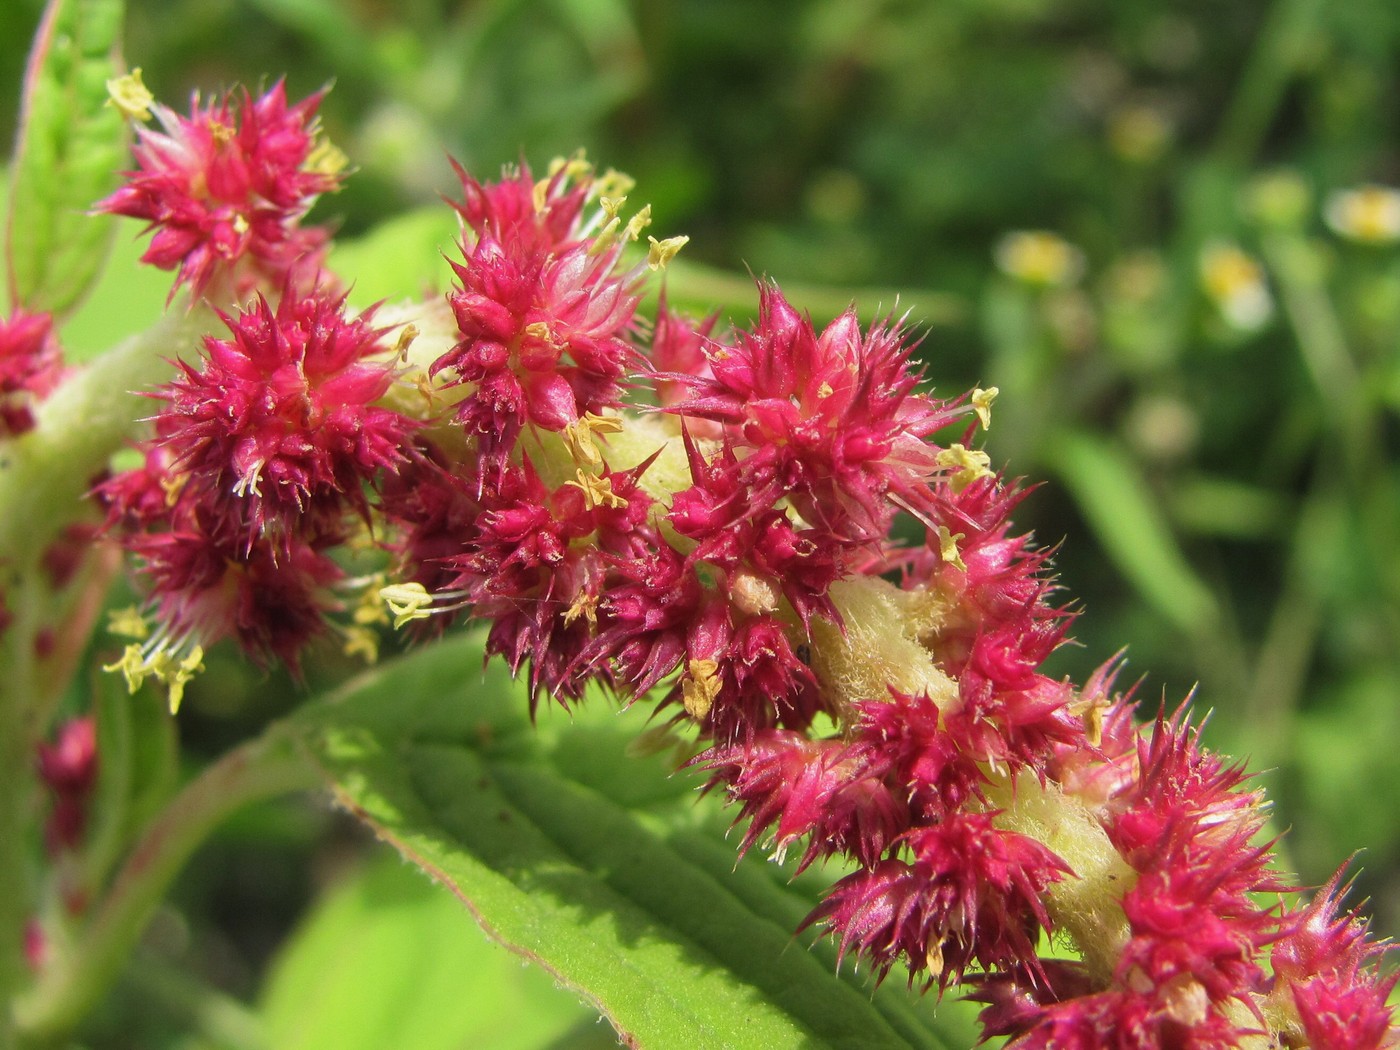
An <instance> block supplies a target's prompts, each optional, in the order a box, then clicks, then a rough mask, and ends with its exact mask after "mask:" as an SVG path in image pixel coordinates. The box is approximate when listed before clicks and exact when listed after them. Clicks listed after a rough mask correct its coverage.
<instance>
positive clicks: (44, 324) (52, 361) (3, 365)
mask: <svg viewBox="0 0 1400 1050" xmlns="http://www.w3.org/2000/svg"><path fill="white" fill-rule="evenodd" d="M62 374H63V354H62V352H61V351H60V350H59V346H58V340H57V339H55V338H54V335H53V318H52V317H50V316H49V315H48V314H42V313H41V314H31V313H27V312H25V311H24V310H16V311H15V312H14V313H13V314H11V315H10V317H9V319H8V320H5V319H0V438H5V437H14V436H16V435H19V434H23V433H24V432H25V431H27V430H30V429H31V428H32V427H33V426H34V413H33V406H34V405H35V404H36V403H37V402H39V401H42V400H43V399H44V398H45V397H46V396H47V395H48V394H49V392H50V391H51V390H52V389H53V388H54V387H55V386H57V385H58V381H59V379H60V378H61V376H62Z"/></svg>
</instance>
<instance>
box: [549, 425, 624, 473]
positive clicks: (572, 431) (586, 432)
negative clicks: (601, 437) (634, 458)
mask: <svg viewBox="0 0 1400 1050" xmlns="http://www.w3.org/2000/svg"><path fill="white" fill-rule="evenodd" d="M621 432H622V420H621V419H619V418H618V417H617V416H599V415H595V414H594V413H592V412H585V413H584V414H583V415H582V416H580V417H579V418H578V419H576V420H574V422H572V423H569V424H566V425H565V427H564V430H563V432H562V433H561V434H560V437H562V438H563V439H564V444H565V445H566V446H567V447H568V449H569V456H570V458H572V459H573V461H574V464H575V465H576V466H579V467H596V466H599V465H600V464H602V462H603V454H602V453H601V452H599V451H598V446H597V444H596V443H595V442H594V440H593V435H594V434H618V433H621Z"/></svg>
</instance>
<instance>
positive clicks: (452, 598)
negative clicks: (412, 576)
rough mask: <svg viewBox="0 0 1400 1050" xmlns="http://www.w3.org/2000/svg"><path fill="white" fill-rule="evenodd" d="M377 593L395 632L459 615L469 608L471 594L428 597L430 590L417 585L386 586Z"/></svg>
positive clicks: (393, 584)
mask: <svg viewBox="0 0 1400 1050" xmlns="http://www.w3.org/2000/svg"><path fill="white" fill-rule="evenodd" d="M377 593H378V595H379V599H380V601H382V602H383V603H384V604H385V606H386V607H387V608H388V610H389V612H390V614H391V615H392V616H393V617H394V629H395V630H398V629H399V628H401V627H405V626H407V625H408V624H410V623H412V622H414V621H415V620H426V619H427V618H428V617H430V616H432V615H434V614H439V613H452V612H456V611H457V610H458V609H462V608H465V607H466V606H468V605H469V604H470V602H469V600H468V598H469V592H467V591H465V590H456V591H439V592H437V593H436V594H429V593H428V589H427V588H426V587H424V586H423V585H422V584H421V583H418V582H416V581H413V582H409V583H391V584H387V585H386V586H383V587H380V588H379V590H378V592H377Z"/></svg>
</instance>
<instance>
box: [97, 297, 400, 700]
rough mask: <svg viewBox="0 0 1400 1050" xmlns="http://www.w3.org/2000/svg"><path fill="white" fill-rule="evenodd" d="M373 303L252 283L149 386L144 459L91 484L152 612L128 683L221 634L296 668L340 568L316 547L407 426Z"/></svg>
mask: <svg viewBox="0 0 1400 1050" xmlns="http://www.w3.org/2000/svg"><path fill="white" fill-rule="evenodd" d="M373 314H374V311H373V310H369V311H366V312H364V313H361V314H359V315H357V316H351V315H349V314H348V313H347V312H346V307H345V300H344V297H343V296H340V295H335V294H332V293H330V292H328V291H326V290H324V289H317V290H313V291H311V292H309V293H306V294H298V293H296V292H295V291H294V290H293V289H291V288H288V289H287V291H286V292H285V293H284V295H283V296H282V298H281V300H280V302H279V303H278V304H277V306H276V307H275V308H274V307H273V306H272V305H271V304H270V303H269V302H268V301H267V300H266V299H265V298H263V297H261V296H259V297H258V298H257V299H256V300H255V301H254V302H253V303H252V304H250V306H249V307H248V308H247V309H245V310H242V311H239V312H238V313H237V314H235V315H220V316H221V317H222V318H223V321H224V324H225V325H226V327H227V328H228V338H217V337H215V336H209V337H207V338H206V339H205V344H204V355H203V358H202V360H201V361H200V362H199V364H198V366H196V365H194V364H190V363H187V362H179V368H180V373H181V374H180V376H179V377H178V378H177V379H175V380H174V381H173V382H171V383H169V384H168V385H166V386H165V387H163V388H162V389H160V390H159V391H157V392H156V393H155V395H154V396H155V397H156V398H158V399H160V400H162V401H163V402H164V407H163V408H162V410H161V411H160V413H159V414H158V415H157V416H156V417H155V419H154V420H153V425H154V431H155V433H154V436H153V437H152V438H151V439H150V440H149V441H148V442H147V444H146V446H145V449H144V451H145V462H144V464H143V465H142V466H141V467H139V468H137V469H135V470H132V471H128V472H126V473H124V474H119V475H117V476H116V477H114V478H112V479H110V480H109V481H108V482H106V483H105V484H104V485H103V486H102V488H101V490H100V491H101V495H102V496H103V498H104V499H105V500H106V502H107V504H108V520H109V525H111V526H114V527H116V526H120V527H121V528H122V529H123V530H125V531H126V533H127V535H126V538H125V543H126V546H127V548H128V549H129V550H130V551H131V552H132V553H133V554H134V555H136V557H137V560H138V563H139V564H140V566H141V569H142V572H143V574H144V575H145V577H146V578H147V580H148V582H149V586H150V600H151V603H152V605H153V606H154V607H155V609H156V610H157V613H158V619H159V620H160V622H161V624H162V629H161V631H159V632H158V633H157V634H156V635H154V636H153V637H152V638H150V639H146V640H144V644H143V645H140V646H133V647H130V648H129V651H128V654H127V656H126V657H125V658H124V666H123V670H126V671H127V672H128V677H129V679H130V680H131V681H132V682H133V683H139V681H140V679H141V677H142V675H143V674H146V673H160V672H161V671H162V670H164V671H166V672H167V673H168V675H169V674H175V675H176V676H177V677H178V674H177V672H176V671H171V670H170V666H171V665H169V663H168V661H169V660H170V659H175V657H174V656H173V655H171V654H177V653H190V652H193V647H196V646H198V647H203V646H207V645H210V644H212V643H213V642H215V641H218V640H219V639H221V638H226V637H232V638H234V639H236V640H237V641H238V642H239V643H240V644H241V645H242V646H243V647H244V649H245V650H246V651H248V652H249V653H250V655H252V656H254V657H255V658H257V659H259V660H264V659H267V658H271V657H275V658H277V659H279V660H281V661H283V662H285V663H287V664H289V665H291V666H292V667H293V668H295V667H296V665H297V659H298V654H299V652H300V650H301V649H302V647H303V646H304V645H305V644H306V643H307V642H308V641H309V640H310V639H311V638H313V637H314V636H316V635H317V634H318V633H320V632H321V630H322V629H323V628H324V626H325V623H324V617H325V614H326V613H327V612H329V611H332V610H333V609H335V608H336V607H337V604H338V603H337V601H336V599H335V598H334V596H333V595H332V594H331V592H330V590H329V588H330V587H331V586H332V585H333V584H334V583H335V582H336V581H338V580H340V579H341V577H342V576H343V573H342V572H341V570H340V569H339V568H338V566H337V565H336V563H335V562H334V561H333V560H332V559H331V558H330V557H329V556H328V551H329V549H330V548H331V547H334V546H336V545H338V544H340V543H343V542H344V541H345V540H346V539H347V538H348V537H349V536H350V535H351V534H352V533H353V532H355V531H356V530H357V529H358V528H361V527H363V526H364V525H366V524H367V523H368V522H369V519H370V516H371V499H372V497H373V494H374V492H375V490H376V487H377V486H378V485H379V483H380V481H381V479H382V478H383V477H385V476H386V475H388V474H391V473H392V472H393V471H394V470H395V469H396V468H397V467H398V466H399V465H401V464H403V463H404V462H406V461H407V459H408V456H409V455H410V445H411V438H412V434H413V432H414V431H415V430H416V429H417V427H418V426H419V425H420V424H419V422H418V421H415V420H411V419H409V418H408V417H406V416H404V415H401V414H400V413H398V412H396V411H393V410H392V409H389V408H387V407H384V406H382V405H380V404H378V403H377V402H379V401H381V400H382V399H383V398H384V397H385V396H386V394H387V393H388V392H389V390H390V388H391V386H392V385H393V384H394V382H395V379H396V377H397V375H398V360H397V357H396V355H395V349H394V347H392V346H391V345H390V344H389V343H388V341H387V338H386V332H385V331H384V330H382V329H379V328H376V327H374V325H373V323H372V321H373ZM197 662H198V660H197V659H195V663H197Z"/></svg>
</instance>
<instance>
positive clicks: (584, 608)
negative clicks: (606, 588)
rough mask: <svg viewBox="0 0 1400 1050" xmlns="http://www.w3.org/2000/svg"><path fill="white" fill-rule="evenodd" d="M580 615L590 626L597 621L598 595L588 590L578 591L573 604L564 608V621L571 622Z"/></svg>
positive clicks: (594, 624)
mask: <svg viewBox="0 0 1400 1050" xmlns="http://www.w3.org/2000/svg"><path fill="white" fill-rule="evenodd" d="M580 616H582V617H583V618H584V619H586V620H587V621H588V622H589V624H590V625H591V626H596V625H597V623H598V596H597V595H596V594H590V593H589V592H588V591H579V592H578V594H577V595H576V596H575V597H574V601H573V604H572V605H570V606H569V607H568V608H567V609H565V610H564V622H565V623H566V624H570V623H573V622H574V621H575V620H577V619H578V618H579V617H580Z"/></svg>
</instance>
